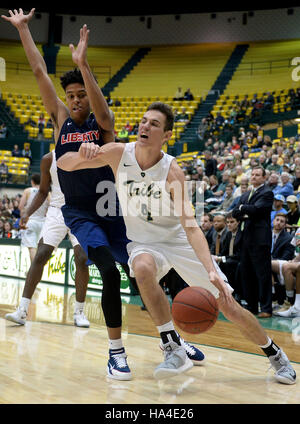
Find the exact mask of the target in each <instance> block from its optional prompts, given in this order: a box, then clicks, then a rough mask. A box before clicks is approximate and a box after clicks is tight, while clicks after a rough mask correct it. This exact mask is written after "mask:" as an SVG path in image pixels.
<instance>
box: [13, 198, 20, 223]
mask: <svg viewBox="0 0 300 424" xmlns="http://www.w3.org/2000/svg"><path fill="white" fill-rule="evenodd" d="M11 214H12V216H13V217H14V218H16V219H18V218H20V209H19V201H18V200H17V199H13V200H12V211H11Z"/></svg>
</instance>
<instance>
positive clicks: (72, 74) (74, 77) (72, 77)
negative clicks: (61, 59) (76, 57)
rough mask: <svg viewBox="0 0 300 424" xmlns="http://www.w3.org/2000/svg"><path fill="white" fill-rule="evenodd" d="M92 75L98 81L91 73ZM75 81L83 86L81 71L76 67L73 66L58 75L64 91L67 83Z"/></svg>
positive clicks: (74, 82)
mask: <svg viewBox="0 0 300 424" xmlns="http://www.w3.org/2000/svg"><path fill="white" fill-rule="evenodd" d="M93 76H94V78H95V80H96V82H98V81H97V78H96V77H95V75H93ZM76 83H78V84H81V85H83V86H84V81H83V77H82V74H81V71H80V70H79V69H78V68H74V69H72V70H71V71H68V72H66V73H64V74H63V75H62V76H61V77H60V84H61V86H62V88H63V89H64V91H66V88H67V86H68V85H69V84H76Z"/></svg>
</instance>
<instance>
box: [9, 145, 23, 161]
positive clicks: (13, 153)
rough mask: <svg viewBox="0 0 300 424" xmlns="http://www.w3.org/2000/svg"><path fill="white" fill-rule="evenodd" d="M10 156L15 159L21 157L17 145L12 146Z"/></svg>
mask: <svg viewBox="0 0 300 424" xmlns="http://www.w3.org/2000/svg"><path fill="white" fill-rule="evenodd" d="M11 155H12V156H14V157H17V158H20V157H21V156H22V152H21V150H20V149H19V146H18V145H17V144H15V145H14V150H13V151H12V152H11Z"/></svg>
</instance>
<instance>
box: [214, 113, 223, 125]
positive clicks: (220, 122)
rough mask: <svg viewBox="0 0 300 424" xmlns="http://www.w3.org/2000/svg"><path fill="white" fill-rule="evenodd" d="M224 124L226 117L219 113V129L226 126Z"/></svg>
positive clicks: (217, 121)
mask: <svg viewBox="0 0 300 424" xmlns="http://www.w3.org/2000/svg"><path fill="white" fill-rule="evenodd" d="M224 122H225V118H224V116H222V115H221V112H217V116H216V125H217V127H221V126H222V125H224Z"/></svg>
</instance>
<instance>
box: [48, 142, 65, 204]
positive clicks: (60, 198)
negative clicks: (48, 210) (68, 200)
mask: <svg viewBox="0 0 300 424" xmlns="http://www.w3.org/2000/svg"><path fill="white" fill-rule="evenodd" d="M50 175H51V180H52V183H51V199H50V206H54V207H55V208H61V207H62V206H63V205H64V204H65V196H64V194H63V192H62V191H61V189H60V185H59V181H58V176H57V166H56V157H55V150H52V163H51V167H50Z"/></svg>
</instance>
